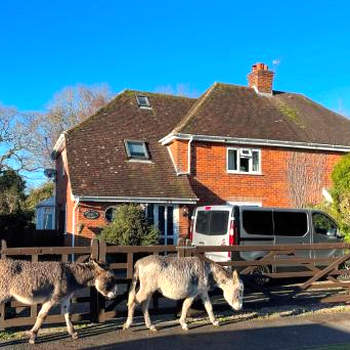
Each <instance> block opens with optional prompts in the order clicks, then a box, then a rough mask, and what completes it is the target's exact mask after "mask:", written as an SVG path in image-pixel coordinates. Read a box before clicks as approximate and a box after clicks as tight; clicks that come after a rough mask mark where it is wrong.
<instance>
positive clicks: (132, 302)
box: [123, 286, 151, 329]
mask: <svg viewBox="0 0 350 350" xmlns="http://www.w3.org/2000/svg"><path fill="white" fill-rule="evenodd" d="M148 297H151V295H150V294H149V293H146V292H144V291H143V290H142V286H141V287H140V290H139V291H138V292H137V293H136V295H135V297H132V298H130V299H129V301H128V318H127V320H126V322H125V323H124V326H123V329H128V328H130V326H131V324H132V321H133V317H134V311H135V308H136V305H137V304H141V303H143V302H144V301H146V300H147V299H148Z"/></svg>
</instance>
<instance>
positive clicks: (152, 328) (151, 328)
mask: <svg viewBox="0 0 350 350" xmlns="http://www.w3.org/2000/svg"><path fill="white" fill-rule="evenodd" d="M149 330H150V331H151V332H157V331H158V329H157V328H156V326H153V325H152V326H150V327H149Z"/></svg>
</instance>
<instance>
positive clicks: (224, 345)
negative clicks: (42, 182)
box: [0, 313, 350, 350]
mask: <svg viewBox="0 0 350 350" xmlns="http://www.w3.org/2000/svg"><path fill="white" fill-rule="evenodd" d="M163 317H164V316H163ZM165 318H166V317H165ZM167 318H168V320H166V319H165V320H159V319H158V321H157V322H156V323H157V327H158V328H159V331H158V332H156V333H151V332H149V331H148V330H146V329H145V328H144V326H143V325H142V324H141V323H140V322H141V318H137V320H136V321H137V322H139V324H138V325H136V326H135V327H133V329H132V330H128V331H122V330H121V321H118V320H116V321H113V322H108V323H105V324H101V325H93V326H91V327H88V328H85V329H82V330H80V339H78V340H76V341H73V340H71V339H70V338H68V337H67V335H66V334H65V333H58V334H52V335H42V336H40V335H39V338H38V343H37V344H36V345H30V344H27V340H24V339H23V340H17V341H8V342H3V343H1V344H0V349H1V350H7V349H11V350H17V349H18V350H20V349H23V350H24V349H25V350H27V349H31V350H33V349H38V350H42V349H45V350H55V349H65V350H69V349H98V350H111V349H121V348H122V349H125V350H129V349H130V350H140V349H141V348H142V350H147V349H167V348H169V349H170V348H171V349H172V350H185V349H198V348H199V347H200V348H202V349H203V350H204V349H205V350H207V349H208V350H219V349H220V350H221V349H223V350H225V349H230V350H236V349H237V350H238V349H239V350H257V349H259V350H261V349H266V350H272V349H279V350H281V349H283V350H292V349H295V350H296V349H298V350H299V349H310V348H312V349H317V348H318V347H320V346H325V345H334V344H348V346H349V349H350V313H334V314H322V315H318V316H309V317H306V316H303V317H293V316H292V317H290V316H289V317H285V318H279V319H275V320H269V319H261V320H249V319H245V320H242V319H241V320H239V321H233V320H230V321H228V323H226V324H222V325H221V326H220V327H218V328H214V327H212V326H211V325H208V324H204V325H203V324H196V323H194V324H190V330H189V331H188V332H184V331H182V330H181V329H180V327H179V326H178V324H177V323H176V322H174V321H173V320H172V319H173V317H172V316H168V317H167Z"/></svg>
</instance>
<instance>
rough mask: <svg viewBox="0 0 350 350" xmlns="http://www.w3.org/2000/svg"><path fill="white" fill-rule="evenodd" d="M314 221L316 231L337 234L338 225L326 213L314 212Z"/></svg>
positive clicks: (330, 234) (331, 234) (324, 233)
mask: <svg viewBox="0 0 350 350" xmlns="http://www.w3.org/2000/svg"><path fill="white" fill-rule="evenodd" d="M312 223H313V225H314V229H315V232H316V233H318V234H321V235H329V236H335V235H336V234H337V225H336V224H335V223H334V222H333V221H332V220H331V219H330V218H329V217H328V216H326V215H323V214H321V213H313V214H312Z"/></svg>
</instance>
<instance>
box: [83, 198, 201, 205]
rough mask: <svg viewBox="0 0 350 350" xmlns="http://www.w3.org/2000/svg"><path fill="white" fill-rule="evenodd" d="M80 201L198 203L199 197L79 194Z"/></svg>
mask: <svg viewBox="0 0 350 350" xmlns="http://www.w3.org/2000/svg"><path fill="white" fill-rule="evenodd" d="M79 199H80V202H115V203H123V202H127V203H161V204H167V203H168V204H196V202H197V201H198V200H199V199H198V198H162V197H158V198H157V197H112V196H111V197H110V196H79Z"/></svg>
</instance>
